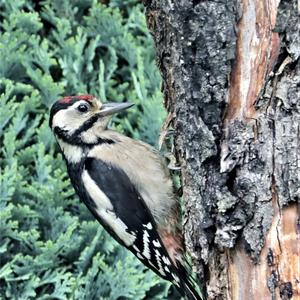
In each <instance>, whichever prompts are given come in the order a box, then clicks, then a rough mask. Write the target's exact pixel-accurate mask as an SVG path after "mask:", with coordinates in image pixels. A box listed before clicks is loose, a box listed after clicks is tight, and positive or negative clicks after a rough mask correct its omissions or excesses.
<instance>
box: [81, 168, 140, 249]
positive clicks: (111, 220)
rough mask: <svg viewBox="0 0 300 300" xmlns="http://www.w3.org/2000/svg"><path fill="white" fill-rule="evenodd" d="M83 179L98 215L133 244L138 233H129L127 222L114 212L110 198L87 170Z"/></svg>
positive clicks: (128, 242) (124, 240) (125, 242)
mask: <svg viewBox="0 0 300 300" xmlns="http://www.w3.org/2000/svg"><path fill="white" fill-rule="evenodd" d="M82 181H83V184H84V186H85V188H86V191H87V192H88V193H89V195H90V197H91V198H92V200H93V201H94V203H95V205H96V212H97V214H98V216H99V217H100V218H101V219H102V220H103V221H104V222H105V223H106V224H107V225H108V226H109V227H111V228H112V230H113V231H114V232H115V233H116V234H117V236H118V237H119V238H120V239H121V240H122V241H123V242H124V244H125V245H126V246H131V245H132V244H133V243H134V241H135V239H136V234H134V233H129V232H128V227H127V226H126V224H125V223H124V222H123V221H122V220H121V219H120V218H118V217H117V216H116V214H115V213H114V212H113V205H112V203H111V202H110V200H109V198H108V197H107V196H106V195H105V194H104V193H103V192H102V191H101V189H100V188H99V186H98V185H97V184H96V182H95V181H94V180H93V179H92V178H91V177H90V175H89V174H88V171H87V170H84V171H83V172H82Z"/></svg>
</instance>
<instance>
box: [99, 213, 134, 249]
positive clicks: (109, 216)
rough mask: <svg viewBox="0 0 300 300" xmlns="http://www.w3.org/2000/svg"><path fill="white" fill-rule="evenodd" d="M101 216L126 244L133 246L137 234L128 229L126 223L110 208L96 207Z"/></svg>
mask: <svg viewBox="0 0 300 300" xmlns="http://www.w3.org/2000/svg"><path fill="white" fill-rule="evenodd" d="M96 212H97V214H98V215H99V217H100V218H101V219H102V220H104V222H105V223H107V224H108V226H109V227H110V228H111V229H112V230H113V231H114V232H115V233H116V235H117V236H118V237H119V238H120V239H121V240H122V241H123V242H124V244H125V245H126V246H128V247H129V246H131V245H132V244H133V243H134V241H135V240H136V235H135V234H131V233H129V232H128V231H127V229H128V227H127V226H126V224H125V223H124V222H123V221H122V220H121V219H120V218H118V217H117V216H116V214H115V213H114V212H112V211H110V210H102V209H96Z"/></svg>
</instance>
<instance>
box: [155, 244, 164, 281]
mask: <svg viewBox="0 0 300 300" xmlns="http://www.w3.org/2000/svg"><path fill="white" fill-rule="evenodd" d="M160 256H161V255H160V253H159V251H158V250H157V249H155V258H156V261H157V265H158V272H159V273H160V274H162V275H163V276H165V275H166V273H165V271H164V268H163V266H162V264H161V259H160Z"/></svg>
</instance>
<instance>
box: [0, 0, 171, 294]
mask: <svg viewBox="0 0 300 300" xmlns="http://www.w3.org/2000/svg"><path fill="white" fill-rule="evenodd" d="M101 2H103V3H101ZM0 18H1V22H0V24H1V25H0V26H1V29H0V30H1V31H0V143H1V149H0V299H18V300H20V299H22V300H26V299H78V300H79V299H80V300H85V299H86V300H87V299H89V300H93V299H109V300H114V299H166V296H165V295H166V292H167V290H168V288H169V285H168V284H167V283H165V282H162V281H161V280H160V279H159V278H158V277H157V276H156V275H154V273H152V272H151V271H146V270H145V268H144V267H143V266H142V265H141V264H140V263H139V262H138V261H137V259H136V258H134V257H133V256H132V255H131V254H129V253H128V252H127V251H125V250H124V249H122V248H121V247H119V246H118V245H117V244H116V243H115V242H114V241H113V240H112V239H111V238H109V237H108V235H107V234H106V233H105V232H104V230H103V229H102V228H101V227H100V225H99V224H98V223H97V222H96V221H94V219H93V217H92V216H91V215H90V213H89V212H88V211H87V209H86V208H85V206H84V205H82V204H81V203H80V202H79V200H78V198H77V196H76V195H75V194H74V190H73V188H72V187H71V185H70V181H69V179H68V176H67V174H66V168H65V164H64V162H63V159H62V156H61V155H60V154H59V152H58V149H57V147H56V145H55V142H54V139H53V137H52V135H51V133H50V130H49V128H48V114H49V107H50V106H51V104H52V103H53V102H54V101H55V100H57V99H58V98H60V97H62V96H64V95H74V94H81V93H89V94H93V95H96V96H98V97H99V98H101V99H102V100H103V101H119V102H120V101H125V100H126V101H129V102H134V103H136V106H135V109H131V110H130V111H128V112H124V114H123V115H121V116H119V117H116V118H115V119H114V122H113V125H112V126H113V127H114V128H115V129H116V130H119V131H123V132H125V133H126V134H128V135H130V136H132V137H134V138H139V139H142V140H144V141H146V142H148V143H151V144H153V145H154V144H155V142H156V140H157V138H158V135H159V129H160V126H161V123H162V120H163V119H164V117H165V112H164V110H163V107H162V96H161V94H160V77H159V74H158V71H157V69H156V66H155V61H154V53H153V45H152V41H151V38H150V37H149V33H148V31H147V28H146V25H145V20H144V15H143V7H142V6H140V5H139V4H137V3H136V1H132V0H128V1H117V0H115V1H96V0H95V1H93V0H75V1H71V0H63V1H62V0H60V1H58V0H51V1H50V0H44V1H36V2H35V1H24V0H18V1H10V0H3V1H0ZM145 297H146V298H145Z"/></svg>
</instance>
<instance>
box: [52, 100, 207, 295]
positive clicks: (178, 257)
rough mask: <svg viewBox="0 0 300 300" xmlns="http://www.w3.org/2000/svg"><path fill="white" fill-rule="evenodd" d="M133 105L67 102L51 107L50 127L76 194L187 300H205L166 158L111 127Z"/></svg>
mask: <svg viewBox="0 0 300 300" xmlns="http://www.w3.org/2000/svg"><path fill="white" fill-rule="evenodd" d="M132 105H133V104H129V103H101V101H99V100H98V99H97V98H96V97H94V96H92V95H78V96H68V97H64V98H62V99H60V100H58V101H56V102H55V103H54V104H53V106H52V108H51V111H50V118H49V126H50V128H51V130H52V131H53V133H54V135H55V138H56V140H57V142H58V144H59V147H60V149H61V151H62V154H63V157H64V159H65V161H66V164H67V170H68V174H69V177H70V180H71V183H72V185H73V187H74V189H75V191H76V193H77V195H78V196H79V198H80V200H81V201H82V202H83V203H85V205H86V206H87V208H88V209H89V210H90V212H91V213H92V214H93V215H94V217H95V218H96V219H97V220H98V221H99V223H100V224H102V226H103V227H104V228H105V229H106V230H107V231H108V233H109V234H110V235H111V236H112V237H113V238H115V239H116V240H117V241H118V242H119V243H120V244H121V245H123V246H124V247H126V248H127V249H128V250H130V251H131V252H132V253H133V254H134V255H135V256H136V257H137V258H138V259H139V260H140V261H141V262H142V263H143V264H144V265H145V266H147V267H148V268H149V269H151V270H152V271H154V272H155V273H156V274H157V275H159V276H160V277H162V278H163V279H166V280H169V281H171V282H172V283H173V284H175V286H177V288H178V289H179V291H180V292H181V293H182V294H184V295H185V296H186V297H187V298H188V299H189V300H199V299H202V296H200V295H199V294H198V293H197V292H196V290H195V288H194V283H193V280H192V279H191V277H190V276H189V274H188V271H187V270H186V268H185V267H184V265H185V264H184V246H183V237H182V234H181V228H180V215H179V204H178V200H177V198H176V196H175V195H174V192H173V185H172V181H171V178H170V174H169V171H168V169H167V167H166V166H165V163H164V161H163V159H162V158H161V156H160V155H159V153H158V151H157V150H155V149H154V148H152V147H151V146H150V145H148V144H146V143H144V142H141V141H137V140H134V139H131V138H129V137H127V136H125V135H122V134H120V133H118V132H116V131H113V130H110V129H108V128H107V125H108V122H109V120H110V118H111V116H112V115H113V114H115V113H118V112H120V111H123V110H125V109H128V108H130V107H131V106H132Z"/></svg>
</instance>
